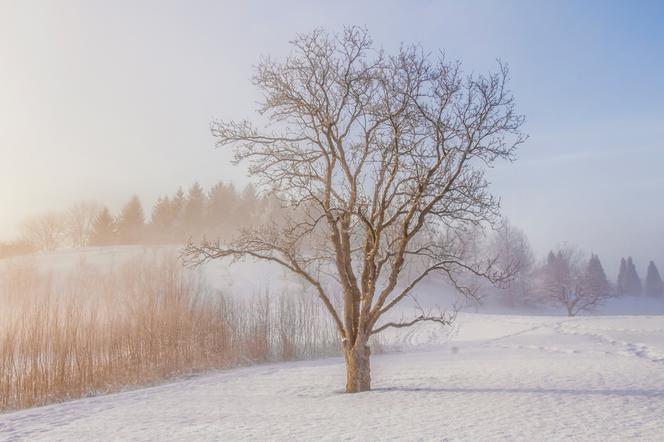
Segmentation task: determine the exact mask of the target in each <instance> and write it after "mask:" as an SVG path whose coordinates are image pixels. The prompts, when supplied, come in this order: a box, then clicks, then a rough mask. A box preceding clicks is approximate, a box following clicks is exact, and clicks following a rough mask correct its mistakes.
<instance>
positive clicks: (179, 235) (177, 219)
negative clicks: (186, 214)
mask: <svg viewBox="0 0 664 442" xmlns="http://www.w3.org/2000/svg"><path fill="white" fill-rule="evenodd" d="M185 203H186V197H185V195H184V192H183V191H182V187H180V188H178V190H177V192H175V195H173V198H171V216H172V217H173V227H172V232H171V239H172V240H174V241H180V240H182V239H184V233H183V226H182V224H183V223H182V212H183V211H184V205H185Z"/></svg>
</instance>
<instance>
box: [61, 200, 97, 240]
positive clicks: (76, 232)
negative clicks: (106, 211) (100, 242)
mask: <svg viewBox="0 0 664 442" xmlns="http://www.w3.org/2000/svg"><path fill="white" fill-rule="evenodd" d="M100 211H101V208H100V207H99V204H97V203H96V202H94V201H81V202H78V203H76V204H74V205H73V206H71V207H70V208H69V210H67V213H66V215H65V227H66V232H67V237H68V238H69V242H70V243H71V245H72V247H84V246H86V245H88V244H89V242H90V235H91V233H92V223H93V221H94V220H95V218H96V217H97V215H99V212H100Z"/></svg>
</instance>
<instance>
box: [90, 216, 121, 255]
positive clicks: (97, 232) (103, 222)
mask: <svg viewBox="0 0 664 442" xmlns="http://www.w3.org/2000/svg"><path fill="white" fill-rule="evenodd" d="M116 241H117V230H116V224H115V219H114V218H113V215H111V212H110V211H109V210H108V208H106V207H104V208H103V209H102V210H101V211H100V212H99V214H98V215H97V216H96V217H95V219H94V220H93V221H92V228H91V232H90V245H91V246H108V245H111V244H115V243H116Z"/></svg>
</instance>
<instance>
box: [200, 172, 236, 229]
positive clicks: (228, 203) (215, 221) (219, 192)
mask: <svg viewBox="0 0 664 442" xmlns="http://www.w3.org/2000/svg"><path fill="white" fill-rule="evenodd" d="M207 201H208V203H207V207H206V210H205V226H206V228H207V230H208V233H211V234H213V235H216V236H224V235H225V234H227V233H228V232H230V231H231V226H233V225H234V223H235V221H236V216H235V215H236V212H237V208H238V204H239V203H238V194H237V191H236V190H235V187H234V186H233V184H224V183H223V182H219V183H217V184H215V185H214V186H212V188H211V189H210V191H209V192H208V198H207Z"/></svg>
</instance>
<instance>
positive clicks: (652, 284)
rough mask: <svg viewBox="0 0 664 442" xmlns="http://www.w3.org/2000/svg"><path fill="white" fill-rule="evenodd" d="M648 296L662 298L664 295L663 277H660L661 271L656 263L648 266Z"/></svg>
mask: <svg viewBox="0 0 664 442" xmlns="http://www.w3.org/2000/svg"><path fill="white" fill-rule="evenodd" d="M646 295H648V296H662V295H664V283H662V277H661V276H660V275H659V270H657V266H656V265H655V262H654V261H650V264H648V273H647V275H646Z"/></svg>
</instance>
